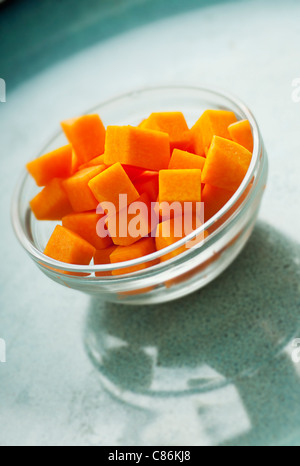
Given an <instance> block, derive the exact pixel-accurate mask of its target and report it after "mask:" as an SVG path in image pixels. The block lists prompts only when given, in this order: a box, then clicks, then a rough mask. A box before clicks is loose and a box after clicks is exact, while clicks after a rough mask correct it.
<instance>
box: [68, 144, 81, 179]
mask: <svg viewBox="0 0 300 466" xmlns="http://www.w3.org/2000/svg"><path fill="white" fill-rule="evenodd" d="M79 165H80V164H79V160H78V157H77V155H76V153H75V150H74V149H73V150H72V170H71V173H70V175H69V176H71V175H74V174H75V173H76V172H77V171H78V170H79V169H80V166H79Z"/></svg>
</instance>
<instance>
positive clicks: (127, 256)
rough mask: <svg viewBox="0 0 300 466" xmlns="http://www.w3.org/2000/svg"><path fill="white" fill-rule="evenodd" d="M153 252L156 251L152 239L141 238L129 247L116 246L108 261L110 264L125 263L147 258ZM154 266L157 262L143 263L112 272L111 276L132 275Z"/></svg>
mask: <svg viewBox="0 0 300 466" xmlns="http://www.w3.org/2000/svg"><path fill="white" fill-rule="evenodd" d="M155 251H156V249H155V241H154V239H153V238H143V239H141V240H140V241H138V242H137V243H134V244H132V245H131V246H118V247H117V248H116V250H115V251H114V252H113V253H112V254H111V255H110V261H111V263H112V264H116V263H119V262H126V261H130V260H133V259H138V258H140V257H145V256H148V255H149V254H153V253H154V252H155ZM155 264H157V261H150V262H144V263H142V264H140V265H136V266H132V267H127V268H124V269H119V270H114V271H113V272H112V274H113V275H124V274H128V273H133V272H137V271H139V270H144V269H146V268H148V267H151V266H153V265H155Z"/></svg>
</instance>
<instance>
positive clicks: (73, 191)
mask: <svg viewBox="0 0 300 466" xmlns="http://www.w3.org/2000/svg"><path fill="white" fill-rule="evenodd" d="M105 169H106V167H105V165H100V166H98V167H90V168H85V169H84V170H80V171H79V172H77V173H75V175H73V176H71V177H70V178H68V179H67V180H65V181H64V182H63V187H64V189H65V190H66V193H67V195H68V198H69V200H70V203H71V206H72V208H73V210H74V212H85V211H88V210H96V209H97V206H98V204H99V203H98V201H97V199H96V198H95V196H94V195H93V193H92V192H91V190H90V188H89V186H88V182H89V181H90V180H91V179H92V178H94V177H95V176H96V175H98V174H99V173H101V172H103V170H105Z"/></svg>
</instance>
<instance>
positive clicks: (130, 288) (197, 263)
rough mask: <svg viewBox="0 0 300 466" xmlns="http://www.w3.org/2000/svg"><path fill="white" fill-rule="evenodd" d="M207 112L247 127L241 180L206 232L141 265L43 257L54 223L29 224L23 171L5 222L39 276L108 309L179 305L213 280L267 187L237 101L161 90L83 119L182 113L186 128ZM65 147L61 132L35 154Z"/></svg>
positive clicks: (28, 182)
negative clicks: (248, 147)
mask: <svg viewBox="0 0 300 466" xmlns="http://www.w3.org/2000/svg"><path fill="white" fill-rule="evenodd" d="M207 109H226V110H232V111H234V112H235V113H236V115H237V117H238V118H239V119H248V120H249V121H250V124H251V127H252V131H253V137H254V152H253V157H252V162H251V165H250V167H249V170H248V173H247V175H246V177H245V179H244V181H243V183H242V185H241V186H240V188H239V189H238V191H237V192H236V193H235V194H234V196H233V197H232V198H231V199H230V201H229V202H228V203H227V204H226V205H225V206H224V207H223V208H222V209H221V210H220V211H219V212H218V213H217V214H216V215H215V216H214V217H213V218H211V219H210V220H209V221H208V222H207V223H206V224H205V225H203V226H202V227H201V228H200V229H198V230H196V231H195V232H193V233H192V234H190V235H189V236H187V237H186V238H184V239H182V240H181V241H178V242H177V243H176V244H174V245H172V246H170V247H168V248H167V249H165V250H163V251H159V252H156V253H155V254H152V255H149V256H147V257H146V258H141V259H136V260H133V261H130V262H124V263H120V264H113V265H103V266H95V265H93V266H77V265H70V264H64V263H61V262H58V261H55V260H53V259H51V258H49V257H47V256H45V255H44V254H43V251H44V249H45V246H46V244H47V242H48V240H49V237H50V235H51V233H52V231H53V229H54V226H55V222H39V221H37V220H36V219H35V218H34V215H33V214H32V212H31V210H30V207H29V201H30V199H32V197H33V196H34V195H36V194H37V192H38V188H37V187H36V186H35V183H34V181H33V180H32V178H31V177H30V176H29V175H28V174H27V172H25V170H24V174H23V175H22V178H21V180H20V182H19V183H18V186H17V188H16V191H15V194H14V197H13V202H12V222H13V226H14V230H15V233H16V235H17V237H18V239H19V241H20V243H21V244H22V246H23V247H24V248H25V250H26V251H27V252H28V253H29V255H30V256H31V258H32V259H33V260H34V261H35V263H36V264H37V265H38V267H39V268H40V269H41V270H42V272H43V273H45V274H46V275H47V276H48V277H49V278H51V279H52V280H54V281H56V282H58V283H60V284H61V285H64V286H67V287H69V288H73V289H76V290H78V291H82V292H84V293H88V294H90V295H96V296H98V297H101V298H102V299H103V300H105V301H108V302H117V303H126V304H155V303H162V302H167V301H171V300H174V299H177V298H181V297H183V296H185V295H188V294H190V293H192V292H194V291H195V290H198V289H200V288H202V287H204V286H205V285H207V284H208V283H210V282H211V281H212V280H214V279H215V278H216V277H217V276H218V275H220V274H221V273H222V272H223V271H224V270H225V269H226V268H227V267H228V266H229V265H230V264H231V263H232V262H233V261H234V259H235V258H236V257H237V255H238V254H239V253H240V251H241V250H242V248H243V247H244V245H245V244H246V242H247V240H248V238H249V237H250V235H251V233H252V230H253V227H254V225H255V222H256V218H257V214H258V210H259V207H260V203H261V200H262V196H263V192H264V189H265V185H266V180H267V172H268V161H267V155H266V152H265V149H264V145H263V141H262V137H261V134H260V131H259V128H258V125H257V123H256V120H255V118H254V117H253V115H252V113H251V112H250V111H249V109H248V108H247V107H246V106H245V105H244V104H243V103H241V102H240V101H239V100H238V99H236V98H234V97H232V96H229V95H227V94H225V93H223V92H220V91H217V90H213V89H206V88H194V87H188V88H187V87H160V88H155V89H143V90H138V91H134V92H131V93H129V94H127V95H123V96H121V97H117V98H115V99H113V100H110V101H108V102H105V103H102V104H100V105H98V106H97V107H95V108H93V109H91V110H90V111H89V112H87V113H99V114H100V116H101V118H102V120H103V123H104V124H105V125H128V124H130V125H137V124H139V123H140V122H141V121H142V120H143V119H144V118H146V117H147V116H149V114H150V113H152V112H159V111H182V112H183V113H184V115H185V117H186V119H187V122H188V124H189V125H192V124H194V122H195V121H196V120H197V119H198V118H199V116H200V115H201V114H202V112H203V111H205V110H207ZM65 143H66V140H65V137H64V135H63V133H62V132H60V133H59V134H57V135H56V136H55V137H54V138H53V139H52V140H51V141H50V142H49V144H47V146H46V147H44V148H43V150H42V151H41V154H39V155H42V154H44V153H46V152H49V151H51V150H53V149H55V148H57V147H59V146H61V145H64V144H65ZM207 230H208V231H209V233H210V234H209V236H208V237H207V238H206V239H205V240H204V241H203V242H201V243H199V244H197V245H195V246H193V247H192V248H189V249H186V251H185V252H183V253H181V254H179V255H177V256H176V257H175V258H173V259H170V260H168V261H165V262H161V263H159V264H158V265H154V266H152V267H149V268H147V269H144V270H142V271H139V272H135V273H131V274H127V275H122V276H107V277H97V276H96V275H95V274H96V273H97V272H110V271H113V270H121V269H123V268H125V267H129V266H134V265H138V264H141V263H143V262H149V261H153V260H155V259H159V258H160V257H162V256H163V255H165V254H166V253H168V252H171V251H176V250H177V249H179V248H182V246H183V245H185V244H186V243H187V242H188V241H191V240H192V239H193V238H195V237H196V236H197V235H200V234H201V232H202V233H203V232H204V231H207Z"/></svg>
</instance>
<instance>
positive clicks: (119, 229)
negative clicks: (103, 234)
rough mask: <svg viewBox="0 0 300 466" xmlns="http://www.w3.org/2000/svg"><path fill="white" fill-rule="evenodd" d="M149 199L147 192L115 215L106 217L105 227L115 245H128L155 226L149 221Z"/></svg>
mask: <svg viewBox="0 0 300 466" xmlns="http://www.w3.org/2000/svg"><path fill="white" fill-rule="evenodd" d="M151 212H152V211H151V201H150V199H149V197H148V195H147V194H145V193H144V194H142V195H141V196H140V197H139V199H137V200H136V201H135V202H133V203H132V204H130V205H129V206H128V207H127V208H125V209H122V210H121V211H119V212H118V213H117V214H116V215H113V216H110V217H108V218H107V228H108V231H109V233H110V235H111V238H112V240H113V242H114V244H115V245H117V246H130V245H131V244H134V243H136V242H137V241H139V240H140V239H141V238H144V237H145V236H147V235H148V234H149V233H151V231H152V230H153V229H154V228H156V224H154V225H153V226H152V224H153V218H154V217H153V216H152V222H151Z"/></svg>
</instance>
